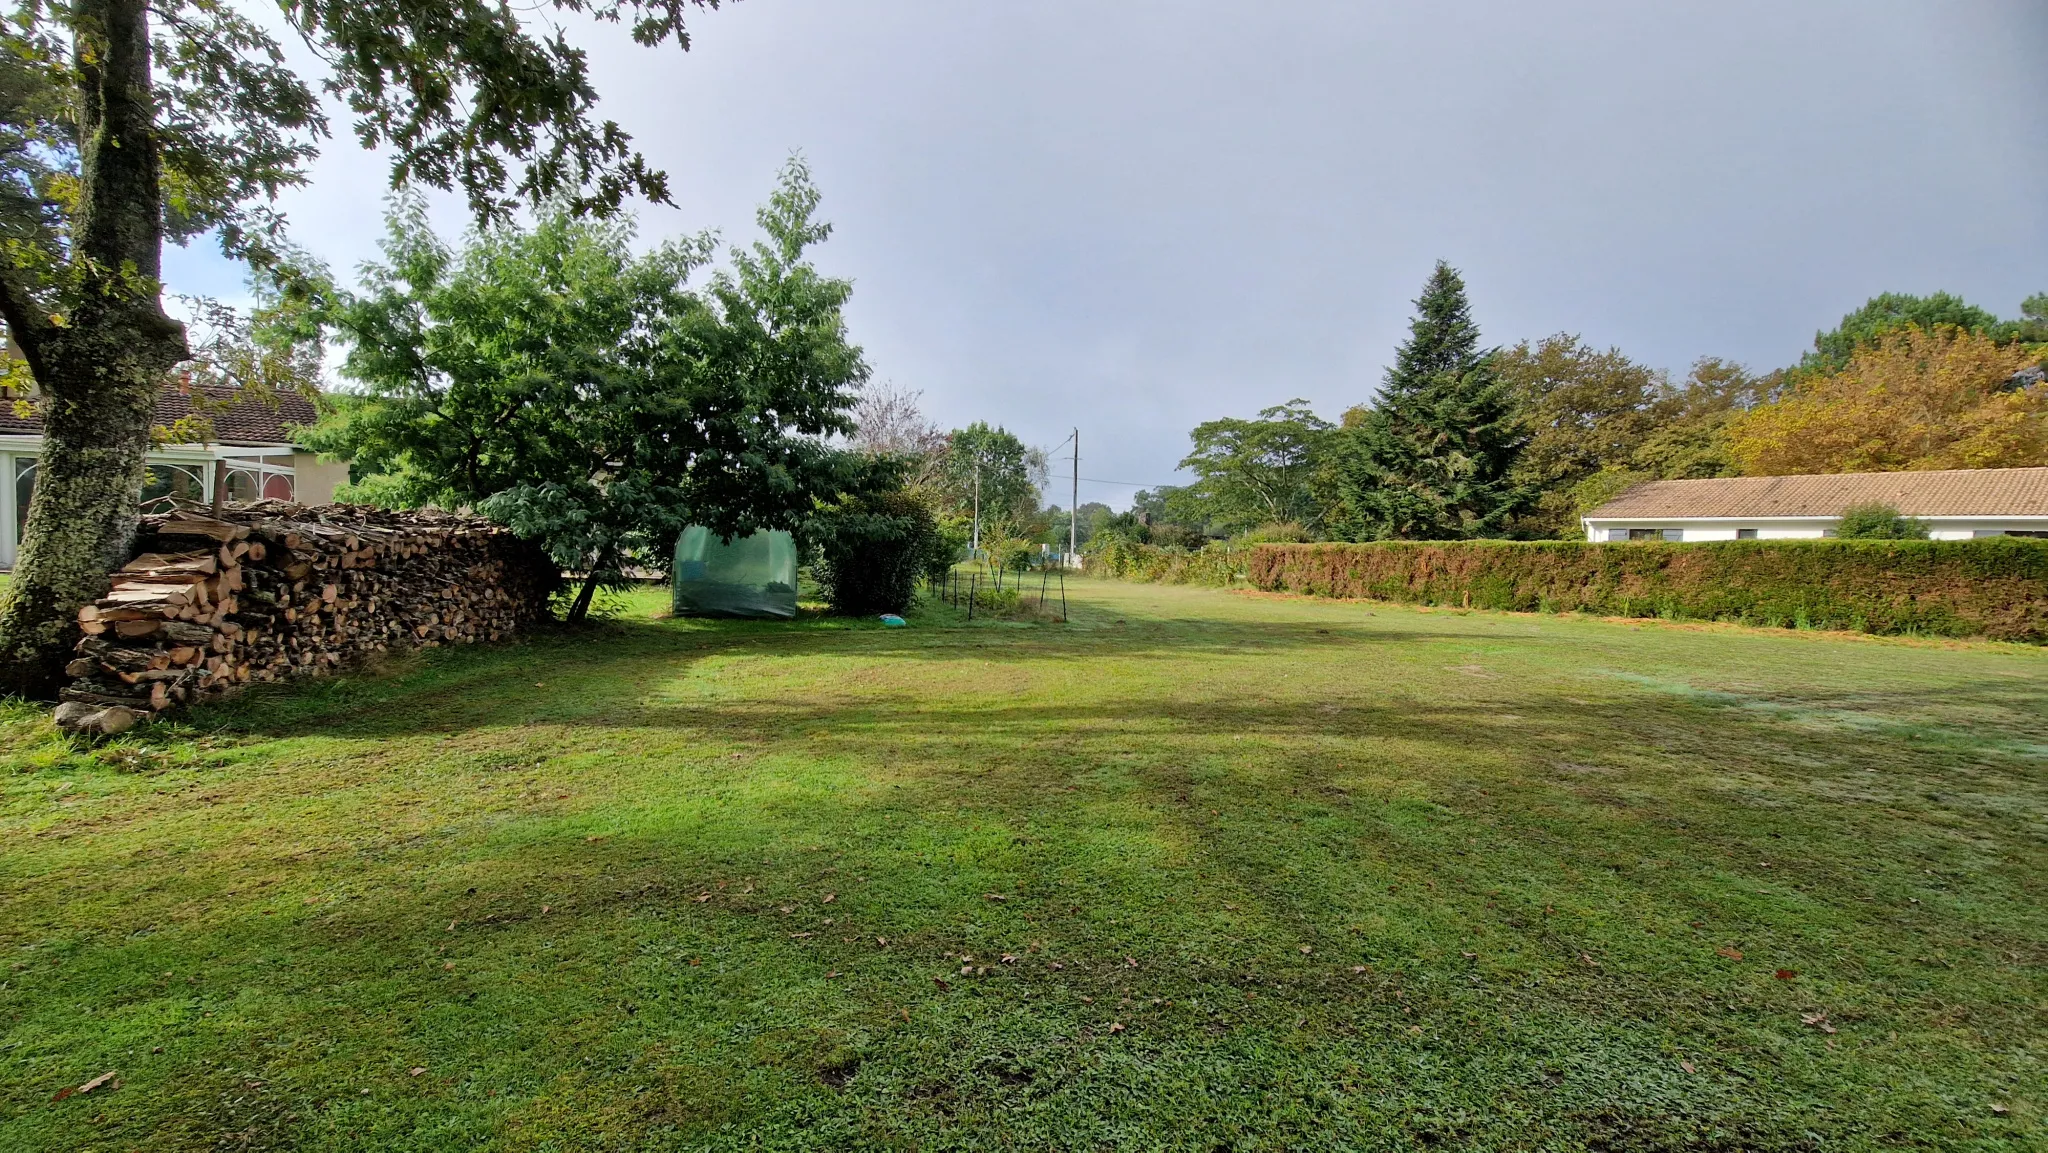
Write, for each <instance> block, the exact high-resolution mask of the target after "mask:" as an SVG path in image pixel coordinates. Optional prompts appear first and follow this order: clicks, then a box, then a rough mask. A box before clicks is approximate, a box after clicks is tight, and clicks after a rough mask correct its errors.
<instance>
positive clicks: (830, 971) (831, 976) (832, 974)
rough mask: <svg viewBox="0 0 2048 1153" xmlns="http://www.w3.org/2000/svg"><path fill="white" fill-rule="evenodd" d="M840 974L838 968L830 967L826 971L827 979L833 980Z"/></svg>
mask: <svg viewBox="0 0 2048 1153" xmlns="http://www.w3.org/2000/svg"><path fill="white" fill-rule="evenodd" d="M838 976H839V970H837V969H828V970H826V972H825V979H826V980H827V981H830V980H833V979H834V978H836V977H838Z"/></svg>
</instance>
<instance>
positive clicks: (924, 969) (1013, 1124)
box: [0, 582, 2048, 1150]
mask: <svg viewBox="0 0 2048 1153" xmlns="http://www.w3.org/2000/svg"><path fill="white" fill-rule="evenodd" d="M1072 588H1073V589H1074V593H1075V596H1074V604H1073V618H1074V619H1073V623H1071V624H1070V625H1066V626H1060V625H1018V624H1011V623H1003V622H995V623H985V622H976V623H975V624H974V625H972V626H969V625H966V624H965V622H963V621H960V620H958V619H957V618H956V617H954V616H953V615H952V614H950V613H949V612H947V611H940V610H932V611H927V612H924V613H919V614H913V627H912V628H909V629H896V630H884V629H881V628H879V627H876V626H874V625H873V624H871V623H870V622H856V621H832V620H824V619H806V620H803V621H799V622H797V623H795V624H784V625H778V624H753V623H719V624H714V623H705V622H691V621H656V620H649V619H644V616H645V613H646V611H647V610H650V609H651V608H652V607H653V606H654V604H655V603H656V601H657V599H658V598H656V597H653V596H642V597H641V598H640V600H639V601H638V602H637V608H636V611H635V613H634V614H633V617H632V619H624V620H620V621H617V622H613V623H610V624H607V625H603V626H601V627H599V628H597V629H595V630H593V631H592V632H590V633H587V634H582V635H563V636H550V637H543V638H537V639H533V640H529V641H527V642H525V643H522V644H518V645H514V646H509V647H504V648H499V649H495V650H484V649H478V650H469V651H439V652H435V653H432V654H428V655H426V656H423V657H420V658H417V659H414V660H410V661H407V662H403V663H399V664H396V665H394V666H393V667H392V668H390V669H388V670H385V671H384V672H383V673H382V674H381V675H376V676H355V677H350V678H346V679H342V680H336V681H330V682H324V683H318V684H313V685H306V686H300V687H298V688H296V689H293V690H290V691H284V692H277V693H272V694H268V695H262V696H252V697H249V698H245V699H244V700H242V701H240V702H237V703H235V704H233V705H232V706H228V707H223V708H219V709H216V710H213V711H210V712H208V713H205V714H203V715H199V716H195V717H192V718H191V719H190V720H189V721H187V722H186V723H184V724H183V725H181V726H180V727H178V728H175V729H171V728H163V727H160V728H158V729H156V730H154V731H151V732H148V733H145V734H143V735H140V736H137V737H134V738H132V739H124V740H122V741H119V742H116V743H114V744H110V745H107V746H104V747H102V748H99V749H96V750H89V749H85V748H82V747H76V746H72V745H69V744H66V743H64V742H63V741H61V740H59V739H58V738H56V737H55V736H53V735H52V734H51V733H50V731H49V729H48V728H47V726H46V723H45V721H44V720H43V718H42V716H41V715H40V714H39V713H38V712H37V711H36V710H33V709H30V708H27V707H20V706H16V707H8V708H5V709H4V710H0V756H4V758H5V766H4V767H5V772H4V773H0V788H4V796H0V838H4V839H0V949H4V951H5V954H6V960H7V966H8V968H7V970H6V971H5V972H0V980H4V982H5V984H4V986H0V1148H6V1149H10V1150H11V1149H23V1150H30V1149H85V1148H91V1149H129V1148H136V1149H151V1150H179V1149H214V1148H236V1149H243V1148H247V1149H266V1148H279V1149H290V1148H303V1149H319V1150H369V1149H377V1150H386V1149H406V1150H429V1149H433V1150H438V1149H450V1150H452V1149H476V1148H492V1149H519V1150H543V1149H547V1150H571V1149H576V1150H580V1149H656V1148H659V1149H670V1148H692V1149H698V1148H701V1149H797V1148H817V1149H849V1148H897V1149H921V1150H934V1149H1003V1148H1015V1149H1023V1148H1035V1149H1095V1148H1105V1149H1106V1148H1148V1149H1149V1148H1158V1149H1202V1150H1211V1149H1311V1148H1328V1149H1422V1148H1444V1147H1456V1148H1469V1149H1560V1150H1562V1149H1581V1148H1596V1149H1608V1150H1664V1149H1669V1150H1678V1149H1689V1150H1690V1149H1706V1150H1714V1149H1719V1150H1735V1149H1745V1150H1746V1149H1795V1150H1804V1149H1814V1150H1819V1149H1829V1150H1832V1149H1863V1148H1927V1149H1934V1148H1940V1149H1971V1148H1974V1149H2014V1150H2018V1149H2038V1148H2041V1147H2042V1145H2043V1142H2044V1140H2048V1122H2044V1118H2043V1112H2042V1111H2043V1108H2044V1101H2043V1098H2042V1095H2041V1087H2042V1085H2043V1084H2044V1077H2043V1069H2042V1057H2043V1045H2044V1041H2043V1039H2044V1038H2048V1027H2044V1026H2048V1022H2044V1020H2043V1016H2044V1013H2043V1006H2044V1005H2048V982H2044V979H2043V967H2042V966H2043V961H2044V947H2043V946H2044V940H2048V904H2044V901H2043V889H2044V884H2048V882H2044V878H2048V868H2044V866H2048V851H2044V847H2048V787H2044V784H2048V783H2044V776H2043V763H2044V758H2048V707H2044V706H2048V654H2043V653H2042V652H2040V651H2038V650H2032V649H2024V648H2019V647H2015V646H1999V645H1989V644H1960V643H1950V644H1936V643H1925V642H1922V643H1915V642H1904V641H1880V640H1872V639H1867V638H1847V637H1836V636H1823V635H1813V634H1806V635H1801V634H1786V633H1776V632H1761V631H1750V630H1744V629H1739V628H1733V627H1723V626H1673V625H1667V624H1660V623H1643V624H1627V623H1613V622H1603V621H1595V620H1586V619H1577V618H1557V617H1521V616H1510V615H1502V614H1487V613H1463V612H1456V611H1443V610H1439V611H1435V612H1430V611H1424V610H1415V609H1404V608H1394V607H1387V606H1359V605H1347V604H1333V603H1319V602H1312V601H1306V600H1290V599H1282V598H1276V597H1265V596H1260V595H1257V594H1245V593H1223V592H1215V591H1209V590H1200V589H1187V588H1172V587H1156V586H1132V585H1117V584H1107V583H1093V582H1076V583H1075V584H1074V585H1073V586H1072ZM1823 1014H1824V1016H1822V1015H1823ZM1808 1018H1811V1019H1812V1020H1811V1022H1809V1021H1808ZM1828 1030H1832V1031H1828ZM110 1071H111V1072H115V1073H116V1074H117V1076H118V1079H119V1081H120V1085H119V1088H117V1089H113V1090H112V1091H108V1090H107V1089H106V1088H104V1087H103V1088H101V1089H98V1090H95V1091H93V1092H91V1093H88V1094H84V1095H72V1096H70V1097H68V1098H65V1099H63V1100H53V1098H54V1097H55V1096H56V1095H57V1094H58V1093H59V1092H60V1091H62V1090H64V1089H65V1088H67V1087H72V1086H77V1085H80V1084H83V1083H84V1082H86V1081H87V1080H88V1079H90V1078H93V1077H96V1076H98V1075H99V1074H102V1073H106V1072H110Z"/></svg>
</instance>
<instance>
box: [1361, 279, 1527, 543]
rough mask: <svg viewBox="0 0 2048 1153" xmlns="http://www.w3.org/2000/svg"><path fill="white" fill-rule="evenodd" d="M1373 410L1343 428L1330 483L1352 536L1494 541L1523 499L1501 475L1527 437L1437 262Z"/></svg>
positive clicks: (1457, 287)
mask: <svg viewBox="0 0 2048 1153" xmlns="http://www.w3.org/2000/svg"><path fill="white" fill-rule="evenodd" d="M1415 309H1416V314H1415V319H1414V321H1413V322H1412V323H1411V324H1410V325H1409V329H1408V339H1407V341H1405V342H1404V343H1403V344H1402V345H1401V348H1400V351H1399V353H1398V354H1397V356H1396V357H1395V362H1394V367H1392V368H1391V369H1388V370H1387V376H1386V382H1385V384H1384V385H1383V386H1382V387H1381V389H1380V395H1379V398H1378V400H1377V401H1376V402H1375V403H1374V405H1373V407H1372V409H1371V410H1370V411H1367V412H1365V413H1363V414H1362V417H1363V418H1362V419H1360V420H1358V421H1357V422H1356V423H1355V424H1354V425H1353V427H1352V428H1351V429H1349V430H1348V438H1347V439H1348V440H1349V442H1350V443H1349V445H1348V451H1347V452H1346V453H1345V458H1344V462H1343V465H1342V470H1341V474H1340V479H1339V483H1338V489H1339V493H1340V498H1341V501H1342V505H1343V507H1342V509H1341V510H1340V513H1339V516H1340V520H1341V522H1342V531H1343V534H1344V535H1345V536H1348V537H1349V538H1351V539H1353V540H1458V539H1463V538H1467V537H1483V536H1492V535H1496V534H1498V533H1499V532H1500V531H1501V528H1502V526H1503V524H1504V523H1505V522H1506V520H1507V519H1508V517H1509V516H1511V515H1512V514H1513V513H1514V512H1515V511H1516V510H1518V509H1519V508H1521V507H1522V505H1523V504H1525V503H1526V502H1527V499H1528V494H1527V493H1526V492H1524V491H1523V490H1522V489H1521V487H1520V486H1518V485H1517V484H1515V483H1514V482H1513V481H1512V480H1511V479H1510V478H1509V472H1510V470H1511V469H1512V468H1513V466H1514V463H1515V458H1516V457H1517V456H1518V455H1519V454H1520V452H1521V449H1522V445H1523V443H1524V442H1525V441H1526V440H1527V434H1526V432H1525V431H1524V429H1523V428H1522V426H1521V422H1520V420H1519V419H1518V413H1517V410H1516V404H1515V398H1514V395H1513V392H1512V390H1511V389H1510V388H1509V386H1508V384H1507V383H1506V382H1505V381H1502V380H1500V379H1499V378H1498V377H1497V376H1496V375H1495V373H1494V368H1493V355H1492V353H1491V352H1481V351H1480V349H1479V327H1478V326H1477V325H1475V324H1474V323H1472V309H1471V305H1470V304H1469V303H1467V301H1466V299H1465V282H1464V281H1463V280H1462V279H1460V278H1459V276H1458V273H1457V270H1456V269H1454V268H1452V267H1451V266H1450V265H1448V264H1445V263H1443V262H1442V261H1438V262H1437V266H1436V271H1435V272H1434V273H1432V274H1431V275H1430V278H1429V283H1428V284H1426V285H1424V286H1423V290H1422V296H1421V297H1420V298H1418V299H1417V300H1416V301H1415Z"/></svg>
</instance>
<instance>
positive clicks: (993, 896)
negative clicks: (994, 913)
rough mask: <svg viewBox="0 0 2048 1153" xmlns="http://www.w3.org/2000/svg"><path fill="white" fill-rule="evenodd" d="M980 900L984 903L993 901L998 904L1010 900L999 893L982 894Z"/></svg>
mask: <svg viewBox="0 0 2048 1153" xmlns="http://www.w3.org/2000/svg"><path fill="white" fill-rule="evenodd" d="M981 899H982V900H984V901H995V902H996V903H998V904H1000V903H1002V902H1004V901H1007V900H1009V899H1010V898H1008V897H1005V896H1003V895H1002V894H1001V893H983V894H982V895H981Z"/></svg>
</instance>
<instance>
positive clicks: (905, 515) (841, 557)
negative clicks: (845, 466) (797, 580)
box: [807, 491, 953, 616]
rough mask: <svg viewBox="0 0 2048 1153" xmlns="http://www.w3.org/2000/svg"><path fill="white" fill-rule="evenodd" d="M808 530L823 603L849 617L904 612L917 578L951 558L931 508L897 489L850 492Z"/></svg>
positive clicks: (938, 568)
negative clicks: (815, 552) (853, 494)
mask: <svg viewBox="0 0 2048 1153" xmlns="http://www.w3.org/2000/svg"><path fill="white" fill-rule="evenodd" d="M807 535H808V536H809V537H810V540H811V543H812V544H813V545H815V546H816V548H817V550H818V556H819V561H818V565H817V569H816V573H817V577H818V584H819V585H820V586H821V587H822V588H823V589H824V592H825V601H826V603H828V604H830V605H831V606H832V610H833V611H834V612H838V613H844V614H846V615H849V616H869V615H872V614H875V613H900V612H903V611H904V610H906V609H908V608H909V607H910V602H911V600H912V599H913V598H914V597H915V596H916V594H917V580H918V578H919V577H921V576H925V575H927V574H929V573H931V572H932V571H934V569H935V568H936V569H937V570H938V571H941V572H943V571H944V569H945V568H946V567H948V566H950V565H951V564H952V559H953V558H952V553H951V550H950V548H949V547H948V546H947V544H946V541H945V538H944V537H943V536H941V535H940V533H939V528H938V524H937V522H935V521H934V520H933V519H932V513H931V510H930V509H928V508H926V507H925V506H924V503H923V502H921V501H919V500H918V499H917V498H916V497H913V496H911V495H910V494H909V493H906V492H900V491H899V492H880V493H874V494H872V495H869V496H864V497H848V498H847V499H845V500H843V501H841V502H840V503H839V504H837V505H835V506H833V507H832V508H830V509H828V510H826V511H825V512H823V513H821V514H820V515H819V516H817V517H815V518H814V519H813V520H812V522H811V525H810V527H809V529H808V532H807ZM942 557H943V560H942V559H941V558H942Z"/></svg>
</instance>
